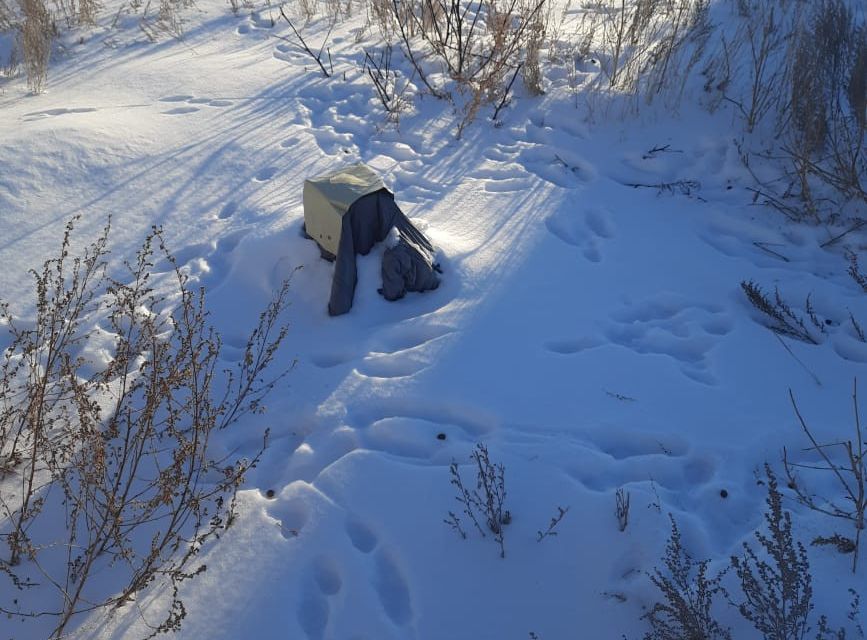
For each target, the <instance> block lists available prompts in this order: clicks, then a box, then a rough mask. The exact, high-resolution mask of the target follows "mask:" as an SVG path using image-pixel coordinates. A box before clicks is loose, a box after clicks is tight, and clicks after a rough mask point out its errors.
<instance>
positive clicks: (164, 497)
mask: <svg viewBox="0 0 867 640" xmlns="http://www.w3.org/2000/svg"><path fill="white" fill-rule="evenodd" d="M109 230H110V226H109V225H107V226H106V227H105V229H104V232H103V234H102V235H101V236H100V237H99V238H98V239H97V240H96V241H95V242H93V243H92V244H91V245H90V246H89V247H88V248H87V249H86V250H85V251H84V253H83V254H82V255H81V256H78V257H73V256H72V249H71V236H72V233H73V223H69V225H67V228H66V233H65V235H64V239H63V242H62V245H61V248H60V252H59V253H58V256H57V257H55V258H52V259H49V260H47V261H46V262H45V264H44V265H43V268H42V270H41V271H39V272H34V273H33V275H34V288H35V291H36V300H35V310H36V315H35V319H34V320H33V321H32V322H31V323H26V324H22V323H20V322H19V320H18V318H16V317H15V316H14V315H13V314H12V312H11V311H10V309H9V307H8V306H5V305H4V306H3V307H2V314H0V317H2V324H3V325H4V326H5V327H6V329H7V330H8V332H9V334H10V343H9V346H8V347H7V348H6V349H5V350H4V352H3V354H2V365H0V469H2V473H3V475H4V477H5V478H7V479H8V478H14V480H13V481H12V482H6V483H4V484H2V485H0V516H2V517H3V522H4V524H3V528H2V530H0V537H2V538H3V539H4V541H5V543H6V546H7V547H8V554H7V555H6V556H5V557H2V558H0V574H2V576H3V578H4V579H5V580H7V581H9V584H10V585H11V586H12V587H14V588H15V590H17V592H18V594H17V597H16V598H15V599H14V600H13V601H11V602H8V601H7V602H0V612H2V614H3V615H4V616H9V617H10V618H16V619H20V620H25V621H30V623H31V624H33V625H46V622H45V621H49V622H48V623H47V626H40V627H39V628H40V629H44V630H45V635H46V637H47V636H50V637H51V638H61V637H66V634H67V633H68V632H69V631H70V630H71V629H72V628H74V627H75V626H77V624H78V621H79V619H80V617H81V616H82V614H84V613H86V612H89V611H92V610H94V609H99V608H106V609H109V608H115V607H120V606H122V605H123V604H124V603H127V602H129V601H131V600H133V599H135V598H136V597H137V596H138V595H139V594H141V592H142V591H143V590H144V589H146V588H147V587H148V586H149V585H151V584H152V583H154V582H159V583H168V584H170V585H171V587H172V594H173V595H172V597H171V598H170V603H169V605H168V607H167V608H166V610H164V611H163V612H162V615H163V616H164V617H163V618H162V619H159V620H151V619H148V620H146V621H145V622H146V624H147V625H148V626H149V627H150V628H151V629H152V631H153V634H154V635H156V634H157V633H160V632H168V631H176V630H177V629H178V628H179V627H180V625H181V622H182V620H183V618H184V616H185V614H186V612H185V609H184V606H183V602H182V601H181V599H180V597H179V591H178V585H179V584H180V583H181V582H182V581H185V580H188V579H190V578H193V577H194V576H196V575H198V574H200V573H201V572H203V571H205V569H206V566H205V565H204V564H203V563H201V562H198V561H197V556H198V553H199V552H200V550H201V549H202V548H203V547H204V545H205V544H206V543H207V542H208V541H209V540H210V539H212V538H214V537H217V536H219V534H220V533H221V532H222V531H224V530H225V529H227V528H228V527H229V526H231V524H232V522H233V520H234V518H235V517H236V513H235V494H236V492H237V490H238V488H239V486H240V484H241V483H242V481H243V479H244V475H245V473H246V471H247V470H248V469H249V468H250V467H251V466H253V465H255V464H256V462H257V460H258V455H259V454H256V455H254V456H253V457H252V458H248V459H229V458H215V457H214V455H213V452H212V450H211V447H210V442H211V439H212V436H213V435H214V434H215V433H216V432H217V431H218V430H220V429H225V428H228V427H230V426H231V425H232V424H234V423H235V422H237V421H238V419H239V418H241V417H242V416H244V415H245V414H247V413H251V412H252V413H256V412H260V411H261V410H262V407H263V405H262V401H263V399H264V398H265V396H266V395H267V394H268V393H269V392H270V391H271V389H273V387H274V385H275V384H276V383H277V382H278V381H279V380H280V379H281V378H282V377H283V376H284V375H285V374H286V373H287V371H282V372H278V373H276V374H272V375H270V376H269V374H268V369H269V366H270V364H271V362H272V360H273V357H274V355H275V353H276V351H277V349H278V348H279V346H280V344H281V343H282V341H283V340H284V338H285V336H286V325H285V323H284V322H283V320H282V319H281V318H282V313H283V311H284V309H285V307H286V305H287V295H288V281H287V282H285V283H284V284H283V286H282V287H281V289H280V290H279V291H278V292H277V294H276V296H275V297H274V299H273V300H272V302H271V303H270V304H269V305H268V307H267V309H266V310H265V311H264V312H263V313H262V314H261V316H260V318H259V323H258V325H257V326H256V327H255V328H254V330H253V331H252V333H251V334H250V338H249V340H248V341H247V344H246V350H245V353H244V357H243V358H242V360H241V361H240V363H239V364H238V366H237V368H236V369H234V370H231V369H230V370H226V371H223V372H222V373H221V372H220V371H219V369H218V366H219V362H220V354H221V346H222V343H221V341H220V337H219V335H218V334H217V333H216V332H215V330H214V329H213V328H212V327H211V326H210V325H209V322H208V313H207V310H206V306H205V297H204V292H203V291H194V290H192V289H191V288H190V286H189V284H188V280H187V278H186V276H185V275H184V274H183V273H182V271H181V270H180V268H179V267H178V266H177V265H176V264H175V263H174V261H173V257H172V255H171V253H170V252H169V251H168V249H167V248H166V247H165V244H164V242H163V238H162V233H161V231H160V230H159V229H158V228H154V229H153V231H152V232H151V233H150V234H149V235H148V236H147V238H146V239H145V240H144V243H143V245H142V247H141V249H140V250H139V251H138V253H137V255H136V257H135V259H134V260H132V261H131V262H128V263H126V266H125V270H124V271H123V273H122V274H121V275H118V276H110V275H108V271H107V265H106V258H107V255H108V251H109V249H108V239H109ZM157 257H159V258H162V259H165V260H168V261H169V263H171V264H172V265H174V269H173V279H174V288H175V291H174V296H173V298H172V299H173V300H174V302H170V301H169V299H167V298H166V297H164V296H163V295H159V294H157V293H156V290H155V289H154V282H153V271H152V268H153V266H154V262H155V258H157ZM94 326H95V327H96V328H94V329H89V328H88V327H94ZM97 339H98V340H100V342H101V343H102V344H103V345H105V350H104V353H105V354H106V356H107V357H106V359H105V361H104V362H97V361H94V360H93V358H92V357H91V356H88V355H87V353H88V352H87V351H86V349H85V347H86V343H87V341H89V340H97ZM265 437H266V438H267V434H266V436H265ZM264 446H265V443H264V442H263V443H262V448H264ZM261 450H262V449H260V451H259V453H261ZM58 516H61V517H60V521H59V522H58ZM109 569H111V570H110V571H109ZM96 576H99V579H98V580H95V579H94V578H95V577H96ZM148 615H149V617H151V616H155V615H158V612H157V611H156V610H149V613H148Z"/></svg>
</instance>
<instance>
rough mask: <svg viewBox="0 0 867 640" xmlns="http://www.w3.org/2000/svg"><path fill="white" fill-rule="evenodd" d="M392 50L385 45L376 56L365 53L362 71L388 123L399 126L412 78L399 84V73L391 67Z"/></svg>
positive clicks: (407, 100)
mask: <svg viewBox="0 0 867 640" xmlns="http://www.w3.org/2000/svg"><path fill="white" fill-rule="evenodd" d="M393 50H394V49H393V47H392V46H391V45H390V44H386V45H385V47H384V48H382V49H380V51H379V52H378V54H376V53H375V54H373V55H371V53H370V52H369V51H365V52H364V70H365V71H366V72H367V75H368V77H369V78H370V81H371V82H372V83H373V86H374V88H375V89H376V95H377V97H378V98H379V101H380V103H381V104H382V108H383V109H385V112H386V114H388V119H389V121H390V122H393V123H394V124H399V122H400V114H401V112H402V111H403V110H404V109H406V108H407V106H408V102H409V98H408V97H407V92H408V91H409V89H410V86H411V84H412V78H409V79H404V80H403V82H400V75H399V73H398V72H397V71H396V70H395V69H394V68H393V67H392V52H393ZM413 77H414V76H413Z"/></svg>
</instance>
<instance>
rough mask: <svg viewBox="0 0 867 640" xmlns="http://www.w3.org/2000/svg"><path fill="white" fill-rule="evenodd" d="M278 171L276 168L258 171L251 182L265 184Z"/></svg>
mask: <svg viewBox="0 0 867 640" xmlns="http://www.w3.org/2000/svg"><path fill="white" fill-rule="evenodd" d="M278 171H279V169H278V168H277V167H265V168H263V169H259V171H257V172H256V175H255V176H253V180H255V181H256V182H267V181H268V180H270V179H271V178H273V177H274V176H275V175H277V172H278Z"/></svg>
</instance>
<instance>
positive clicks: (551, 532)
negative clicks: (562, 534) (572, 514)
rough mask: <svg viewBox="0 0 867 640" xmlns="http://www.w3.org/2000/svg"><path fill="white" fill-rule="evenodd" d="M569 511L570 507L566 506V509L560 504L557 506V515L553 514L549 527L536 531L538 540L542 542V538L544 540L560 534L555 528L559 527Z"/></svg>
mask: <svg viewBox="0 0 867 640" xmlns="http://www.w3.org/2000/svg"><path fill="white" fill-rule="evenodd" d="M567 513H569V507H566V508H565V509H564V508H563V507H560V506H558V507H557V515H556V516H551V522H549V523H548V528H547V529H545V531H542V530H541V529H540V530H539V531H537V532H536V542H542V540H544V539H545V538H550V537H552V536H556V535H557V534H558V532H557V531H555V529H556V528H557V525H558V524H560V521H561V520H563V518H564V517H565V516H566V514H567Z"/></svg>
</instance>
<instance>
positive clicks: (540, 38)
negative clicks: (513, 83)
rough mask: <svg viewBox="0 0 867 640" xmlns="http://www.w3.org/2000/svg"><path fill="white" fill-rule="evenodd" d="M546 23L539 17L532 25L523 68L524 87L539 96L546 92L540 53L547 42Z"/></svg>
mask: <svg viewBox="0 0 867 640" xmlns="http://www.w3.org/2000/svg"><path fill="white" fill-rule="evenodd" d="M545 24H546V23H545V21H543V20H542V18H541V17H537V18H536V19H535V20H534V21H533V22H532V24H531V25H530V28H529V31H528V33H529V35H528V37H527V47H526V54H525V57H524V65H523V67H522V68H521V77H522V78H523V80H524V87H525V88H526V89H527V92H528V93H529V94H530V95H533V96H539V95H542V94H543V93H544V91H543V90H542V67H541V66H540V60H539V55H540V51H541V49H542V45H543V44H544V42H545Z"/></svg>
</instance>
